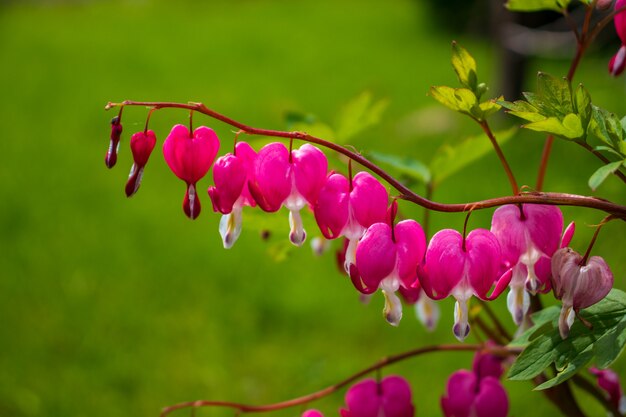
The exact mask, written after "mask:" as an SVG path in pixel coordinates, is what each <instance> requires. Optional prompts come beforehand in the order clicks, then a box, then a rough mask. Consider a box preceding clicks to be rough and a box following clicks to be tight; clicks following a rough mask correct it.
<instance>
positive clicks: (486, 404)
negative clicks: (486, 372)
mask: <svg viewBox="0 0 626 417" xmlns="http://www.w3.org/2000/svg"><path fill="white" fill-rule="evenodd" d="M474 410H475V412H476V414H475V416H476V417H506V415H507V414H508V413H509V398H508V396H507V394H506V391H505V390H504V388H503V387H502V384H501V383H500V381H498V380H497V379H496V378H494V377H491V376H488V377H486V378H484V379H482V380H481V381H480V384H479V390H478V394H477V395H476V399H475V400H474Z"/></svg>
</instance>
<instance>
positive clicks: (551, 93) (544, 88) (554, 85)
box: [537, 72, 574, 118]
mask: <svg viewBox="0 0 626 417" xmlns="http://www.w3.org/2000/svg"><path fill="white" fill-rule="evenodd" d="M537 94H538V96H539V97H540V98H541V101H542V107H543V108H544V109H545V110H546V112H545V113H544V112H542V114H543V115H544V116H547V117H550V116H557V117H559V118H561V117H564V116H565V115H566V114H570V113H573V112H574V107H573V105H572V91H571V89H570V84H569V81H567V80H566V79H564V78H557V77H553V76H552V75H550V74H546V73H545V72H540V73H539V74H537Z"/></svg>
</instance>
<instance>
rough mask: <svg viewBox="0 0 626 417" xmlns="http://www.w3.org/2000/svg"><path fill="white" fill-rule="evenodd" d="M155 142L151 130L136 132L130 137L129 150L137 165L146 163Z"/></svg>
mask: <svg viewBox="0 0 626 417" xmlns="http://www.w3.org/2000/svg"><path fill="white" fill-rule="evenodd" d="M155 144H156V136H155V135H154V132H153V131H152V130H148V131H147V132H145V133H144V132H137V133H135V134H134V135H133V136H131V138H130V150H131V152H132V154H133V161H135V163H136V164H137V165H138V166H144V165H146V164H147V163H148V158H149V157H150V154H151V153H152V150H153V149H154V145H155Z"/></svg>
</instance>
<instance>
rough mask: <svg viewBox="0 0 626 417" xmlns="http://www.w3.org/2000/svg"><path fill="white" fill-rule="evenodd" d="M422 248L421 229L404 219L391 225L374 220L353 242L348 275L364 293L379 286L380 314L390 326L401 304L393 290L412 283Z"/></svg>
mask: <svg viewBox="0 0 626 417" xmlns="http://www.w3.org/2000/svg"><path fill="white" fill-rule="evenodd" d="M425 249H426V236H425V235H424V230H422V226H420V224H419V223H418V222H416V221H415V220H404V221H401V222H400V223H398V224H397V225H395V226H390V225H389V224H387V223H374V224H373V225H371V226H370V227H369V228H368V229H367V231H366V232H365V235H363V237H362V238H361V240H360V241H359V243H358V245H357V248H356V257H355V258H356V264H355V265H352V266H351V267H350V278H351V279H352V282H353V284H354V286H355V287H356V288H357V290H359V291H360V292H362V293H364V294H371V293H373V292H374V291H376V290H377V289H378V288H381V289H382V292H383V295H384V296H385V309H384V310H383V315H384V316H385V319H387V321H388V322H389V323H390V324H392V325H394V326H397V325H398V324H399V323H400V319H401V318H402V303H401V302H400V299H399V298H398V296H397V295H396V294H395V292H396V291H397V290H398V289H399V288H400V286H401V285H402V286H404V287H410V286H411V285H412V284H413V283H414V282H415V280H416V278H417V272H416V271H417V266H418V265H419V264H420V262H421V261H422V259H423V258H424V251H425Z"/></svg>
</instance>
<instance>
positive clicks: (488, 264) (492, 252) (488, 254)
mask: <svg viewBox="0 0 626 417" xmlns="http://www.w3.org/2000/svg"><path fill="white" fill-rule="evenodd" d="M465 247H466V250H467V254H468V260H469V270H468V278H469V282H470V284H471V286H472V288H473V289H474V292H475V294H476V295H477V296H478V297H480V298H483V299H484V298H486V297H487V293H488V292H489V290H490V289H491V286H492V285H493V284H494V282H495V281H496V279H497V278H498V276H499V270H500V245H499V244H498V239H496V237H495V236H494V234H493V233H491V232H490V231H489V230H486V229H476V230H472V231H471V232H470V234H469V235H468V236H467V239H466V242H465Z"/></svg>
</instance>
